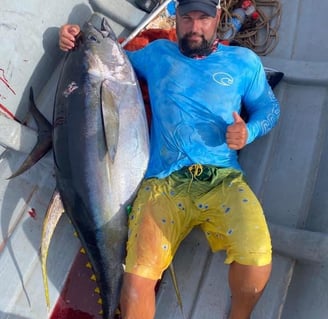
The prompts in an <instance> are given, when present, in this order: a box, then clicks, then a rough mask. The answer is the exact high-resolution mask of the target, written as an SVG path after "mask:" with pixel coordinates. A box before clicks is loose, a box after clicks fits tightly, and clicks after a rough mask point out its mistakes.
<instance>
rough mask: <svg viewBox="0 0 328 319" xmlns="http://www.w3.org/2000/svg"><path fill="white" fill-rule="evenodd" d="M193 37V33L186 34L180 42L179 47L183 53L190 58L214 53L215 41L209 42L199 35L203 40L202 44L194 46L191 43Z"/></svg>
mask: <svg viewBox="0 0 328 319" xmlns="http://www.w3.org/2000/svg"><path fill="white" fill-rule="evenodd" d="M192 35H193V34H192V33H188V34H185V35H184V36H183V37H182V38H181V39H180V40H179V47H180V50H181V52H182V53H183V54H184V55H186V56H188V57H190V58H192V57H195V56H207V55H209V54H210V53H211V52H212V43H213V41H207V40H206V39H205V37H204V36H203V35H199V36H200V37H201V38H202V41H201V43H199V44H198V45H197V46H193V45H190V43H189V37H190V36H192Z"/></svg>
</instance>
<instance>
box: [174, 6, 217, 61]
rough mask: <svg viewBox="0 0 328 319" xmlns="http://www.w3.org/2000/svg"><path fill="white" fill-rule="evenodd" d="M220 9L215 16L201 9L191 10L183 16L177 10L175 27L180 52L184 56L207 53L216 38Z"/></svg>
mask: <svg viewBox="0 0 328 319" xmlns="http://www.w3.org/2000/svg"><path fill="white" fill-rule="evenodd" d="M219 19H220V11H219V10H218V13H217V15H216V16H215V17H211V16H208V15H207V14H205V13H203V12H201V11H191V12H189V13H187V14H185V15H183V16H180V15H179V14H178V12H177V16H176V29H177V37H178V41H179V47H180V50H181V52H182V53H183V54H184V55H186V56H193V55H207V54H209V53H210V52H211V45H212V43H213V41H214V39H215V38H216V36H217V35H216V34H217V26H218V23H219Z"/></svg>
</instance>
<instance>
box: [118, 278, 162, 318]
mask: <svg viewBox="0 0 328 319" xmlns="http://www.w3.org/2000/svg"><path fill="white" fill-rule="evenodd" d="M156 283H157V280H152V279H147V278H143V277H140V276H137V275H133V274H130V273H125V274H124V277H123V286H122V292H121V301H120V306H121V314H122V318H123V319H153V318H154V316H155V285H156Z"/></svg>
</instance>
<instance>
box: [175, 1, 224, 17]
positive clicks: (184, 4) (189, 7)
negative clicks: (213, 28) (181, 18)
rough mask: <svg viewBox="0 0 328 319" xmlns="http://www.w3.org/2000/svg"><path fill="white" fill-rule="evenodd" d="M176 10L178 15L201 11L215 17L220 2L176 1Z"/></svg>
mask: <svg viewBox="0 0 328 319" xmlns="http://www.w3.org/2000/svg"><path fill="white" fill-rule="evenodd" d="M176 2H177V10H178V12H179V14H180V15H184V14H186V13H188V12H190V11H202V12H204V13H206V14H208V15H209V16H211V17H215V16H216V12H217V9H219V8H220V0H177V1H176Z"/></svg>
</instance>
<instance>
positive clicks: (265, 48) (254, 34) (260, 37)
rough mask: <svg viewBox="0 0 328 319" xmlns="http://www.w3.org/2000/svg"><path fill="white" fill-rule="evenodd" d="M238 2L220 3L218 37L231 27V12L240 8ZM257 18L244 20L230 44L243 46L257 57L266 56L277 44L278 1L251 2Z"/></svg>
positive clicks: (227, 0) (278, 23)
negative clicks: (257, 15) (257, 55)
mask: <svg viewBox="0 0 328 319" xmlns="http://www.w3.org/2000/svg"><path fill="white" fill-rule="evenodd" d="M241 3H242V1H240V0H222V1H221V7H222V12H221V21H220V24H219V28H218V34H219V37H221V38H222V37H223V35H224V34H225V33H226V32H227V31H228V30H229V29H230V28H231V27H232V26H231V23H230V19H231V17H232V12H233V10H234V9H236V8H240V7H241ZM253 3H254V5H255V7H256V10H257V12H258V14H259V17H258V18H257V19H256V20H253V19H252V18H246V20H245V22H244V24H243V26H242V28H241V30H240V31H239V32H238V33H237V34H236V35H235V37H234V38H233V41H232V43H235V44H237V45H240V46H245V47H248V48H250V49H252V50H253V51H255V52H256V53H257V54H259V55H267V54H269V53H270V52H272V50H273V49H274V48H275V47H276V45H277V44H278V40H279V37H278V29H279V26H280V20H281V4H280V0H253Z"/></svg>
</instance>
